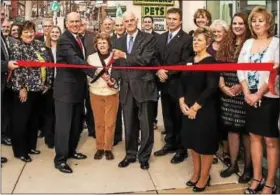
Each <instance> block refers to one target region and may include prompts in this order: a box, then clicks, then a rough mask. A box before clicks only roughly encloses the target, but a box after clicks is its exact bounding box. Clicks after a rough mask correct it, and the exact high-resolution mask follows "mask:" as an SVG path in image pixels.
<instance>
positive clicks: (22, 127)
mask: <svg viewBox="0 0 280 195" xmlns="http://www.w3.org/2000/svg"><path fill="white" fill-rule="evenodd" d="M40 96H41V92H28V96H27V100H26V102H23V103H22V102H21V101H20V99H19V92H13V106H14V107H13V108H14V109H13V113H12V146H13V151H14V155H15V157H21V156H26V155H28V152H29V151H30V150H31V149H36V145H37V131H38V130H37V127H38V115H39V109H38V108H39V102H40Z"/></svg>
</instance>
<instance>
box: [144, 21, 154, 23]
mask: <svg viewBox="0 0 280 195" xmlns="http://www.w3.org/2000/svg"><path fill="white" fill-rule="evenodd" d="M144 23H152V22H151V21H144Z"/></svg>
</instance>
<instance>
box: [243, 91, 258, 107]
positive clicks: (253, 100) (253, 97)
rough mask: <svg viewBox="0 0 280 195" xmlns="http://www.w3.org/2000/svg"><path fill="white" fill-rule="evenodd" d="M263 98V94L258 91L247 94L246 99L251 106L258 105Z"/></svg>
mask: <svg viewBox="0 0 280 195" xmlns="http://www.w3.org/2000/svg"><path fill="white" fill-rule="evenodd" d="M260 99H261V96H260V95H259V94H257V93H254V94H249V95H246V96H245V101H246V102H247V104H249V105H250V106H256V105H257V102H258V101H259V100H260Z"/></svg>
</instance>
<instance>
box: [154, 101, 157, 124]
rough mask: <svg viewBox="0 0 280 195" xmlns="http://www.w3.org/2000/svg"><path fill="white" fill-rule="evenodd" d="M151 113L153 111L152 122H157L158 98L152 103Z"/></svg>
mask: <svg viewBox="0 0 280 195" xmlns="http://www.w3.org/2000/svg"><path fill="white" fill-rule="evenodd" d="M153 108H154V109H153V113H154V120H153V122H154V123H155V124H157V115H158V100H157V101H156V102H154V103H153Z"/></svg>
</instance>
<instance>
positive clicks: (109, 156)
mask: <svg viewBox="0 0 280 195" xmlns="http://www.w3.org/2000/svg"><path fill="white" fill-rule="evenodd" d="M105 157H106V160H113V159H114V155H113V153H112V151H111V150H105Z"/></svg>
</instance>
